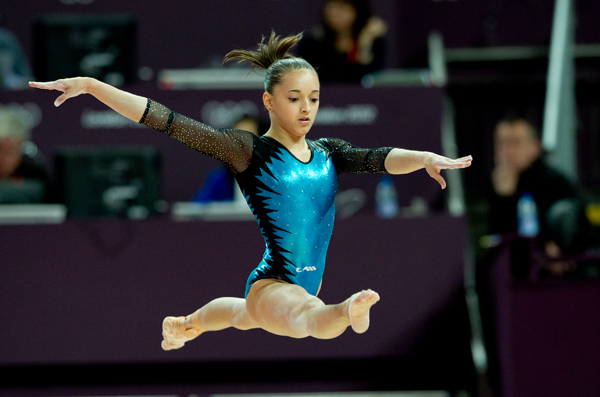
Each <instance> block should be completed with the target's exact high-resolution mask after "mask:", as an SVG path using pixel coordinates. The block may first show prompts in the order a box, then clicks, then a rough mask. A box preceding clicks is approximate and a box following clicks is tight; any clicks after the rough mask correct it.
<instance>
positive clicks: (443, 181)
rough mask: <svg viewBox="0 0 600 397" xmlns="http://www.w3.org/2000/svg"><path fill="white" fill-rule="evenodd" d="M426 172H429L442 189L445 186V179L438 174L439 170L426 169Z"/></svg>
mask: <svg viewBox="0 0 600 397" xmlns="http://www.w3.org/2000/svg"><path fill="white" fill-rule="evenodd" d="M427 173H428V174H429V176H431V177H432V178H433V179H435V180H436V181H437V182H438V183H439V184H440V186H441V187H442V189H445V188H446V180H445V179H444V178H442V175H441V174H440V172H439V171H430V170H427Z"/></svg>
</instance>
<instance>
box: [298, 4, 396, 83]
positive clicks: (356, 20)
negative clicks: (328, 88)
mask: <svg viewBox="0 0 600 397" xmlns="http://www.w3.org/2000/svg"><path fill="white" fill-rule="evenodd" d="M321 19H322V21H321V25H320V26H316V27H314V28H312V29H311V30H310V31H309V32H308V33H305V36H304V38H303V40H302V41H301V42H300V45H299V54H298V55H299V56H301V57H302V58H304V59H306V60H307V61H308V62H309V63H310V64H311V65H313V66H314V67H315V68H316V69H317V72H318V73H319V79H320V80H321V82H323V83H331V82H337V83H358V82H360V80H361V79H362V77H363V76H364V75H366V74H368V73H371V72H374V71H377V70H380V69H383V67H384V62H385V35H386V32H387V25H386V23H385V22H384V21H383V20H382V19H381V18H379V17H376V16H373V15H372V14H371V6H370V2H369V1H368V0H325V2H324V4H323V9H322V15H321Z"/></svg>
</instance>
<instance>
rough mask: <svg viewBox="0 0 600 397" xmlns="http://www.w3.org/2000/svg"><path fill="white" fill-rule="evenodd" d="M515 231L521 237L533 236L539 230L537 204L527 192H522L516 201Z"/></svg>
mask: <svg viewBox="0 0 600 397" xmlns="http://www.w3.org/2000/svg"><path fill="white" fill-rule="evenodd" d="M517 232H518V233H519V234H520V235H521V236H523V237H535V236H537V235H538V234H539V232H540V220H539V218H538V209H537V205H536V204H535V200H534V199H533V196H532V195H531V193H529V192H525V193H523V194H522V195H521V197H520V198H519V201H518V202H517Z"/></svg>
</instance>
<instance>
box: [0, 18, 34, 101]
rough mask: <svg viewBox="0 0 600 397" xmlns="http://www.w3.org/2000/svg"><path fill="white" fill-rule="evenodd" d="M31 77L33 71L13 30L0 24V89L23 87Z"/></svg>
mask: <svg viewBox="0 0 600 397" xmlns="http://www.w3.org/2000/svg"><path fill="white" fill-rule="evenodd" d="M0 22H2V15H0ZM32 79H33V73H32V72H31V67H30V65H29V61H28V60H27V58H26V57H25V54H24V52H23V49H22V47H21V43H20V42H19V39H18V38H17V36H15V34H14V33H13V32H11V31H9V30H8V29H6V28H4V27H2V26H0V89H2V88H4V89H9V90H17V89H25V88H28V87H29V85H28V83H29V82H30V81H31V80H32Z"/></svg>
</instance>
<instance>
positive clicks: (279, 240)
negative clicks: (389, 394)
mask: <svg viewBox="0 0 600 397" xmlns="http://www.w3.org/2000/svg"><path fill="white" fill-rule="evenodd" d="M301 38H302V34H298V35H292V36H289V37H283V38H282V37H280V36H277V35H275V33H271V35H270V37H269V39H268V40H266V39H265V37H263V39H262V40H261V42H260V43H259V45H258V49H257V50H256V51H250V50H239V49H238V50H233V51H231V52H229V53H228V54H227V55H226V56H225V58H224V62H229V61H232V60H238V61H239V62H242V61H249V62H251V63H252V64H253V65H254V67H255V69H265V70H266V72H265V82H264V87H265V92H264V93H263V96H262V99H263V103H264V106H265V108H266V109H267V111H268V112H269V117H270V121H271V125H270V128H269V130H268V131H267V132H266V133H265V134H264V135H263V136H261V137H258V136H256V135H254V134H252V133H250V132H247V131H242V130H234V129H215V128H211V127H209V126H207V125H205V124H202V123H200V122H198V121H195V120H193V119H190V118H188V117H185V116H183V115H181V114H179V113H176V112H174V111H172V110H170V109H168V108H167V107H165V106H163V105H161V104H159V103H157V102H155V101H153V100H151V99H149V98H144V97H141V96H137V95H134V94H131V93H128V92H125V91H122V90H120V89H117V88H115V87H112V86H110V85H108V84H105V83H102V82H100V81H98V80H95V79H93V78H86V77H76V78H69V79H61V80H56V81H53V82H44V83H41V82H31V83H30V84H29V85H30V86H31V87H35V88H40V89H46V90H58V91H62V92H63V93H62V95H60V96H59V97H58V98H57V99H56V101H55V102H54V104H55V105H56V106H59V105H61V104H62V103H63V102H64V101H65V100H67V99H69V98H73V97H76V96H78V95H81V94H91V95H92V96H94V97H95V98H96V99H98V100H99V101H101V102H103V103H104V104H106V105H107V106H108V107H110V108H112V109H113V110H115V111H116V112H118V113H120V114H122V115H123V116H125V117H127V118H129V119H131V120H134V121H136V122H140V123H142V124H144V125H146V126H149V127H151V128H154V129H156V130H158V131H160V132H163V133H165V134H166V135H168V136H170V137H173V138H175V139H177V140H179V141H181V142H183V143H184V144H186V145H187V146H189V147H191V148H193V149H195V150H197V151H199V152H201V153H204V154H206V155H209V156H212V157H215V158H217V159H219V160H221V161H222V162H224V163H225V164H226V165H227V166H228V167H229V168H230V169H231V171H232V172H233V173H234V174H235V178H236V180H237V182H238V184H239V186H240V188H241V189H242V192H243V195H244V197H245V198H246V200H247V202H248V205H249V206H250V208H251V210H252V212H253V213H254V216H255V217H256V220H257V222H258V224H259V227H260V231H261V233H262V235H263V238H264V240H265V244H266V250H265V253H264V255H263V258H262V260H261V262H260V263H259V265H258V267H256V268H255V269H254V270H253V271H252V272H251V273H250V276H249V277H248V281H247V283H246V290H245V294H244V295H245V298H233V297H222V298H217V299H215V300H213V301H211V302H209V303H207V304H206V305H204V306H203V307H201V308H200V309H198V310H197V311H195V312H194V313H192V314H190V315H188V316H178V317H177V316H175V317H171V316H169V317H166V318H165V319H164V321H163V324H162V332H163V340H162V342H161V346H162V348H163V349H164V350H172V349H178V348H181V347H182V346H183V345H184V343H186V342H187V341H189V340H192V339H194V338H196V337H198V336H199V335H200V334H202V333H203V332H206V331H218V330H222V329H225V328H229V327H234V328H236V329H240V330H248V329H253V328H261V329H263V330H266V331H268V332H271V333H273V334H277V335H283V336H288V337H291V338H305V337H308V336H312V337H314V338H319V339H331V338H336V337H338V336H339V335H341V334H342V333H343V332H344V331H345V330H346V329H347V328H348V327H349V326H350V327H351V328H352V330H353V331H354V332H356V333H364V332H365V331H366V330H367V329H368V327H369V311H370V308H371V307H372V306H373V305H374V304H375V303H376V302H377V301H378V300H379V295H378V294H377V293H376V292H375V291H372V290H370V289H366V290H363V291H359V292H357V293H355V294H353V295H352V296H350V297H349V298H348V299H346V300H345V301H343V302H341V303H338V304H325V303H324V302H323V301H322V300H321V299H319V298H317V295H318V293H319V290H320V288H321V279H322V277H323V271H324V268H325V256H326V253H327V248H328V245H329V241H330V238H331V234H332V231H333V223H334V216H335V205H334V204H335V195H336V191H337V175H338V174H340V173H342V172H350V173H366V172H368V173H390V174H407V173H410V172H413V171H416V170H419V169H422V168H425V170H426V171H427V173H428V174H429V175H430V176H431V177H432V178H433V179H435V180H436V181H437V182H438V183H439V184H440V185H441V187H442V189H444V188H445V187H446V182H445V180H444V178H443V177H442V176H441V170H443V169H454V168H464V167H468V166H470V165H471V161H472V158H471V156H467V157H462V158H460V159H449V158H446V157H443V156H440V155H437V154H434V153H430V152H422V151H413V150H405V149H399V148H392V147H384V148H377V149H362V148H357V147H355V146H353V145H351V144H350V143H348V142H345V141H343V140H341V139H336V138H321V139H316V140H310V139H307V138H306V135H307V134H308V132H309V130H310V129H311V127H312V125H313V123H314V121H315V117H316V115H317V111H318V109H319V93H320V85H319V78H318V75H317V72H316V71H315V69H314V68H313V67H312V66H311V65H310V64H309V63H308V62H307V61H305V60H304V59H302V58H298V57H294V56H293V55H291V54H290V52H289V50H290V49H291V48H292V47H293V46H294V45H296V44H297V43H298V41H299V40H300V39H301ZM265 41H266V42H265Z"/></svg>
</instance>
